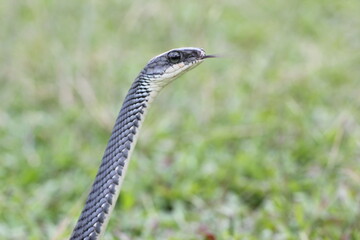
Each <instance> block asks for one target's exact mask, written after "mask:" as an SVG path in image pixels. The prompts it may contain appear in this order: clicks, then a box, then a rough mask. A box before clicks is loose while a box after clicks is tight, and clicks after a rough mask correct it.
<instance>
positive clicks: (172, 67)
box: [140, 47, 215, 88]
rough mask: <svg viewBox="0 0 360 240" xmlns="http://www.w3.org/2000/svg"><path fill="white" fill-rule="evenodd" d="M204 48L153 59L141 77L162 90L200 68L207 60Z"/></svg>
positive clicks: (166, 53) (174, 51) (180, 51)
mask: <svg viewBox="0 0 360 240" xmlns="http://www.w3.org/2000/svg"><path fill="white" fill-rule="evenodd" d="M211 57H215V56H214V55H206V53H205V51H204V50H203V49H202V48H194V47H184V48H176V49H172V50H169V51H167V52H165V53H162V54H160V55H158V56H156V57H154V58H152V59H151V60H150V61H149V62H148V64H147V65H146V66H145V68H144V69H143V70H142V71H141V73H140V77H144V78H146V79H149V80H151V82H152V84H151V85H154V87H156V88H162V87H163V86H165V85H167V84H168V83H170V82H171V81H172V80H174V79H175V78H177V77H179V76H180V75H182V74H183V73H185V72H186V71H189V70H190V69H192V68H194V67H196V66H198V65H199V64H200V63H202V62H203V61H204V59H206V58H211Z"/></svg>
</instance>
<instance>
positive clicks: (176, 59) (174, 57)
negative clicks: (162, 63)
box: [167, 51, 181, 63]
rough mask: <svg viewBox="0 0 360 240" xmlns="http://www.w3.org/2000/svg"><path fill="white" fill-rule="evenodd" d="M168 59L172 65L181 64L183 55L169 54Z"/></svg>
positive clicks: (178, 53)
mask: <svg viewBox="0 0 360 240" xmlns="http://www.w3.org/2000/svg"><path fill="white" fill-rule="evenodd" d="M167 57H168V59H169V61H170V62H171V63H179V62H180V61H181V53H180V52H178V51H172V52H169V53H168V55H167Z"/></svg>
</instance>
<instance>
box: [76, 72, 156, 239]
mask: <svg viewBox="0 0 360 240" xmlns="http://www.w3.org/2000/svg"><path fill="white" fill-rule="evenodd" d="M148 86H149V79H147V78H145V77H143V76H142V75H141V74H140V76H139V77H138V78H137V79H136V80H135V82H134V83H133V84H132V86H131V88H130V90H129V92H128V94H127V96H126V97H125V100H124V103H123V106H122V107H121V110H120V113H119V115H118V117H117V119H116V122H115V125H114V128H113V130H112V134H111V137H110V140H109V142H108V145H107V147H106V150H105V153H104V156H103V159H102V162H101V165H100V168H99V169H100V170H99V172H98V173H97V175H96V179H95V181H94V184H93V186H92V188H91V191H90V194H89V196H88V198H87V200H86V203H85V208H84V210H83V211H82V213H81V215H80V218H79V221H78V223H77V225H76V226H75V229H74V231H73V234H72V236H71V238H70V239H71V240H80V239H81V240H82V239H86V240H95V239H97V238H98V234H99V233H100V231H101V226H102V224H103V223H104V221H105V217H106V214H108V213H109V209H110V207H111V205H112V204H114V203H115V202H116V199H115V191H116V186H117V185H118V184H119V180H120V177H121V176H122V173H123V167H124V166H125V162H126V161H127V160H128V152H129V151H130V149H131V147H133V144H132V143H133V139H134V137H135V135H136V134H137V132H138V131H137V129H138V127H139V125H140V124H139V122H140V121H141V120H142V115H143V113H144V109H145V108H146V103H147V102H148V100H149V96H150V90H149V87H148ZM100 206H101V207H100Z"/></svg>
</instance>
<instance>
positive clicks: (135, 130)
mask: <svg viewBox="0 0 360 240" xmlns="http://www.w3.org/2000/svg"><path fill="white" fill-rule="evenodd" d="M213 57H216V56H215V55H207V54H206V52H205V51H204V50H203V49H202V48H196V47H183V48H176V49H171V50H169V51H167V52H164V53H162V54H160V55H158V56H155V57H153V58H152V59H151V60H150V61H149V62H148V63H147V65H146V66H145V67H144V68H143V70H142V71H141V72H140V73H139V75H138V76H137V77H136V78H135V80H134V82H133V83H132V85H131V87H130V89H129V91H128V93H127V95H126V97H125V100H124V102H123V105H122V107H121V109H120V112H119V114H118V116H117V118H116V121H115V125H114V127H113V130H112V133H111V136H110V139H109V141H108V144H107V147H106V149H105V152H104V155H103V158H102V161H101V164H100V167H99V169H98V172H97V174H96V177H95V180H94V183H93V185H92V187H91V190H90V193H89V194H88V196H87V199H86V202H85V205H84V207H83V210H82V212H81V214H80V217H79V219H78V221H77V223H76V225H75V228H74V230H73V232H72V234H71V237H70V240H96V239H99V238H101V236H102V235H103V234H104V232H105V229H106V226H107V224H108V222H109V219H110V215H111V213H112V211H113V209H114V206H115V204H116V201H117V198H118V196H119V193H120V189H121V185H122V182H123V179H124V177H125V174H126V170H127V168H128V166H129V160H130V156H131V154H132V152H133V149H134V147H135V144H136V141H137V138H138V135H139V132H140V128H141V126H142V124H143V121H144V118H145V115H146V113H147V110H148V108H149V106H150V104H151V103H152V101H153V100H154V98H155V97H156V96H157V94H158V93H159V92H160V90H161V89H163V88H164V87H165V86H166V85H168V84H169V83H170V82H172V81H173V80H174V79H176V78H177V77H179V76H180V75H182V74H183V73H185V72H187V71H189V70H190V69H193V68H194V67H196V66H198V65H199V64H200V63H202V62H203V61H204V60H205V59H207V58H213Z"/></svg>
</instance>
